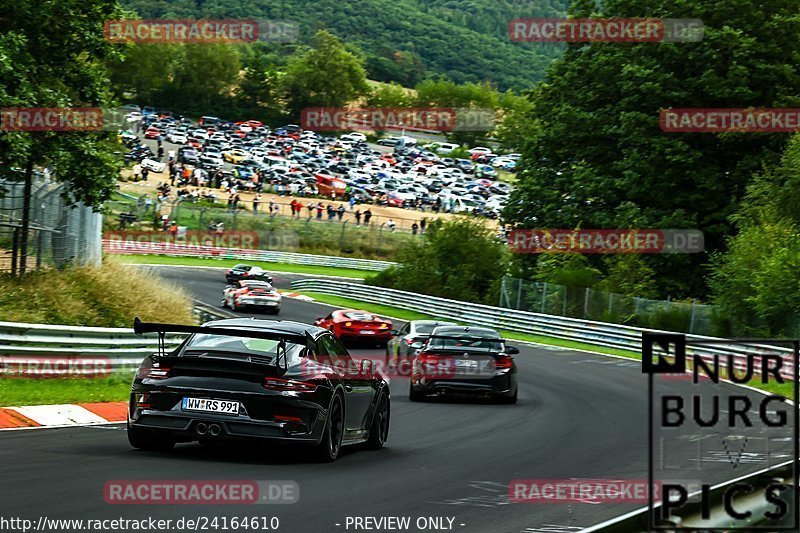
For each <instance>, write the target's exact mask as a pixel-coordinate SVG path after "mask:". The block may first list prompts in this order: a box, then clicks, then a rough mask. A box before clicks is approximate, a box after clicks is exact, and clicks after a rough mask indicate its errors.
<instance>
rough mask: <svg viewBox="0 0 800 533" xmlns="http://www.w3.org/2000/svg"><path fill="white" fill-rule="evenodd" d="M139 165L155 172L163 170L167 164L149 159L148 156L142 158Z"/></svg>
mask: <svg viewBox="0 0 800 533" xmlns="http://www.w3.org/2000/svg"><path fill="white" fill-rule="evenodd" d="M141 165H142V168H146V169H147V170H149V171H151V172H157V173H161V172H164V169H165V168H166V166H167V165H166V163H162V162H161V161H156V160H154V159H149V158H145V159H142V162H141Z"/></svg>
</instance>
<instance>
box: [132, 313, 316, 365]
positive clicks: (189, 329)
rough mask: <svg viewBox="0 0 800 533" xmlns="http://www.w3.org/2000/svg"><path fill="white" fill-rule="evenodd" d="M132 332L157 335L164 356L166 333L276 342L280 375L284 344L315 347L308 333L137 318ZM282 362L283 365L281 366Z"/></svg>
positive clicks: (159, 353)
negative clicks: (189, 324)
mask: <svg viewBox="0 0 800 533" xmlns="http://www.w3.org/2000/svg"><path fill="white" fill-rule="evenodd" d="M133 332H134V333H136V334H137V335H142V334H144V333H158V355H159V357H161V356H164V355H165V354H166V344H165V342H164V336H165V334H166V333H189V334H194V333H201V334H207V335H224V336H230V337H250V338H252V339H266V340H275V341H278V343H279V344H278V349H277V356H276V357H275V368H276V369H277V370H278V371H279V372H280V373H281V374H283V373H285V372H286V370H288V361H287V360H286V342H287V341H288V342H293V343H294V344H299V345H301V346H305V347H306V348H309V349H311V348H313V347H314V346H315V345H316V342H315V341H314V339H313V338H312V337H311V335H309V334H308V333H303V334H300V333H286V332H275V331H259V330H256V329H250V328H224V327H217V326H187V325H185V324H163V323H158V322H142V321H141V320H140V319H139V317H138V316H137V317H136V318H134V319H133ZM281 360H283V364H281Z"/></svg>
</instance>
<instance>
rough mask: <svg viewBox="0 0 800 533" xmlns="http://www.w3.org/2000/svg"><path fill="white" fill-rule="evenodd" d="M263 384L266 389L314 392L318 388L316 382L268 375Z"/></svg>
mask: <svg viewBox="0 0 800 533" xmlns="http://www.w3.org/2000/svg"><path fill="white" fill-rule="evenodd" d="M263 385H264V388H265V389H269V390H275V391H283V392H314V391H315V390H317V386H316V385H315V384H314V383H309V382H307V381H298V380H294V379H283V378H271V377H266V378H264V383H263Z"/></svg>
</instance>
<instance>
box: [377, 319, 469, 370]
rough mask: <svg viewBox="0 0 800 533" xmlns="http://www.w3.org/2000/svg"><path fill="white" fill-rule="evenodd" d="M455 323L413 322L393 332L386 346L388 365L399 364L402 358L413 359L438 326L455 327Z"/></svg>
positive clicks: (435, 321)
mask: <svg viewBox="0 0 800 533" xmlns="http://www.w3.org/2000/svg"><path fill="white" fill-rule="evenodd" d="M455 325H456V324H454V323H453V322H444V321H437V320H412V321H410V322H406V324H405V325H404V326H403V327H402V328H400V331H392V338H391V340H390V341H389V343H388V344H387V345H386V364H392V363H394V364H397V363H398V360H399V359H400V357H411V356H413V355H417V353H419V349H420V348H422V345H423V344H424V343H425V341H426V340H428V337H429V336H430V334H431V332H432V331H433V330H434V329H435V328H436V327H437V326H455Z"/></svg>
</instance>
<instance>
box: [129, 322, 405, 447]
mask: <svg viewBox="0 0 800 533" xmlns="http://www.w3.org/2000/svg"><path fill="white" fill-rule="evenodd" d="M134 331H135V332H136V333H137V334H143V333H159V335H165V334H166V333H189V334H190V335H189V337H188V338H187V339H186V340H184V342H183V343H182V344H181V345H180V346H179V347H178V348H176V349H175V350H174V351H171V352H167V351H166V350H165V349H164V347H163V345H162V347H161V349H160V350H159V352H158V354H155V355H152V356H148V357H146V358H145V359H144V361H143V362H142V364H141V366H140V367H139V369H138V371H137V372H136V377H135V378H134V381H133V385H132V388H131V394H130V405H129V411H128V440H129V442H130V444H131V446H133V447H134V448H139V449H143V450H168V449H171V448H172V447H173V446H174V445H175V443H176V442H192V441H201V442H203V441H215V440H221V439H228V440H241V439H249V440H253V439H259V440H264V441H272V442H277V441H283V442H293V443H298V444H304V445H307V446H309V447H310V448H312V449H313V452H314V455H315V456H316V457H317V458H318V459H319V460H322V461H333V460H335V459H336V457H337V456H338V454H339V451H340V449H341V447H342V446H344V445H349V444H365V446H366V447H367V448H369V449H379V448H381V447H383V445H384V443H385V442H386V439H387V437H388V434H389V413H390V403H389V402H390V397H389V388H388V384H387V383H386V381H385V380H384V379H383V378H382V377H381V376H380V375H379V374H378V373H377V372H375V371H374V369H373V367H372V363H371V361H363V362H362V364H361V365H358V366H357V365H356V363H355V362H354V361H353V359H352V358H351V357H350V354H349V353H348V352H347V350H346V349H345V348H344V347H343V346H342V344H341V343H340V342H339V341H338V340H337V339H336V338H335V337H334V336H333V335H332V334H331V333H330V332H329V331H327V330H324V329H322V328H318V327H315V326H311V325H308V324H301V323H299V322H288V321H280V322H275V321H267V320H256V319H228V320H218V321H214V322H208V323H206V324H204V325H203V326H182V325H175V324H151V323H143V322H141V321H139V319H138V318H137V319H136V321H135V323H134ZM353 369H356V371H352V370H353Z"/></svg>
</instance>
